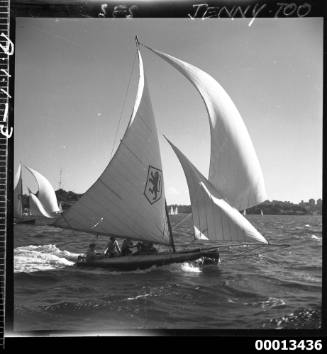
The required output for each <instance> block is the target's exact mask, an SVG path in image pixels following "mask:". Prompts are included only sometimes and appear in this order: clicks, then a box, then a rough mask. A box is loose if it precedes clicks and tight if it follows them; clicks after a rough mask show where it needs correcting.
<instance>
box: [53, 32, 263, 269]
mask: <svg viewBox="0 0 327 354" xmlns="http://www.w3.org/2000/svg"><path fill="white" fill-rule="evenodd" d="M136 44H137V56H138V64H139V77H138V88H137V94H136V99H135V103H134V108H133V111H132V115H131V118H130V120H129V123H128V126H127V129H126V131H125V133H124V135H123V138H122V139H121V142H120V144H119V146H118V148H117V150H116V152H115V154H114V156H113V157H112V159H111V160H110V161H109V163H108V165H107V166H106V168H105V170H104V171H103V173H102V174H101V175H100V176H99V178H98V179H97V180H96V181H95V183H94V184H93V185H92V186H91V187H90V188H89V189H88V190H87V191H86V192H85V194H84V195H83V196H82V197H81V198H80V199H79V200H78V201H77V202H76V203H75V204H74V205H72V206H71V207H70V208H69V209H68V210H67V211H65V212H63V213H62V215H61V216H60V217H59V218H58V219H57V220H56V221H55V223H54V226H56V227H61V228H67V229H71V230H76V231H82V232H88V233H90V234H94V235H103V236H109V237H110V236H113V237H117V238H120V239H122V238H123V239H129V240H136V241H146V242H151V243H154V244H159V245H165V246H168V247H169V249H168V251H165V252H159V253H157V254H153V255H129V256H123V257H113V258H105V257H99V258H96V259H93V260H87V259H86V258H83V257H81V258H80V259H79V261H78V262H77V265H78V266H91V267H92V266H99V267H107V268H109V269H114V270H117V269H118V270H132V269H139V268H148V267H151V266H154V265H155V266H159V265H164V264H170V263H177V262H185V261H193V260H198V259H200V258H202V257H209V258H213V259H216V260H217V259H218V257H219V253H218V247H223V246H224V245H230V244H233V243H235V242H236V243H237V244H241V243H247V244H253V243H255V244H258V243H259V244H266V243H267V241H266V239H265V238H264V237H263V236H262V235H261V234H260V233H259V232H258V231H257V230H256V229H255V228H254V227H253V226H252V225H251V224H250V223H249V221H248V220H246V219H245V218H244V217H243V216H242V215H241V214H240V213H239V210H240V209H244V208H248V207H249V206H250V205H254V204H256V203H258V202H260V201H261V199H262V198H264V197H265V193H264V187H263V178H262V173H261V169H260V166H259V163H258V161H257V158H256V154H255V151H254V148H253V146H252V142H251V140H250V137H249V136H248V134H247V130H246V128H245V125H244V123H243V121H242V119H241V118H240V116H239V115H237V114H238V112H237V110H236V107H235V106H234V104H233V102H232V101H231V99H230V98H229V96H228V95H227V93H226V92H225V91H224V89H223V88H222V87H221V86H220V85H219V84H218V83H217V82H216V81H215V80H214V79H213V78H212V77H211V76H209V75H208V74H206V73H204V72H203V71H202V70H200V69H198V68H196V67H194V66H191V65H190V64H187V63H186V62H182V61H180V60H179V59H176V58H174V57H172V56H169V55H168V54H164V53H163V52H159V51H156V50H154V49H151V48H150V47H147V48H148V49H150V50H151V51H152V52H153V53H155V54H157V55H159V56H160V57H162V58H163V59H165V60H166V61H167V62H168V63H170V64H172V65H173V66H174V67H175V68H177V69H178V70H179V71H180V72H182V73H183V74H184V75H185V76H186V77H187V78H188V79H189V80H190V81H191V82H192V83H193V84H194V85H195V86H196V88H197V89H198V91H199V92H200V94H201V96H202V97H203V99H204V101H205V104H206V107H207V111H208V113H209V118H210V120H209V121H210V127H211V160H210V173H209V178H208V179H207V178H206V177H204V176H203V175H202V174H201V173H200V172H199V171H198V170H197V169H196V167H195V166H194V165H193V164H192V163H191V162H190V160H189V159H188V158H187V157H186V156H185V155H184V154H183V153H182V152H181V151H180V150H179V149H178V148H177V147H176V146H175V145H173V144H172V143H171V142H170V141H169V140H168V139H167V140H168V142H169V143H170V145H171V147H172V148H173V151H174V152H175V153H176V155H177V157H178V159H179V161H180V163H181V165H182V167H183V170H184V173H185V176H186V179H187V183H188V188H189V193H190V199H191V206H192V217H193V225H194V240H202V241H203V240H204V241H205V244H201V245H200V246H198V247H197V248H193V249H188V248H186V247H184V248H181V249H178V250H176V248H175V244H174V235H173V232H172V228H171V225H170V220H169V215H168V208H167V204H166V199H165V188H164V180H163V173H162V164H161V155H160V149H159V138H158V132H157V127H156V122H155V119H154V114H153V109H152V103H151V98H150V91H149V88H148V85H147V80H146V75H145V71H144V65H143V60H142V56H141V51H140V45H141V44H140V43H139V41H138V39H137V38H136ZM143 46H144V45H143ZM144 47H145V46H144ZM208 78H209V79H208ZM208 101H210V102H209V103H208ZM211 101H212V102H211ZM238 125H240V126H238ZM225 135H226V136H225ZM238 139H240V141H238ZM226 154H227V155H228V156H225V155H226ZM218 165H221V166H222V168H221V169H219V170H220V171H222V174H223V175H222V176H221V175H219V174H218ZM228 174H231V175H232V177H231V178H229V177H228ZM175 237H176V236H175ZM210 241H213V243H211V242H210Z"/></svg>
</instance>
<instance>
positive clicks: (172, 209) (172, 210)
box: [169, 206, 174, 215]
mask: <svg viewBox="0 0 327 354" xmlns="http://www.w3.org/2000/svg"><path fill="white" fill-rule="evenodd" d="M169 215H174V208H173V207H172V206H171V207H170V211H169Z"/></svg>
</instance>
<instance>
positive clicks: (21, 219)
mask: <svg viewBox="0 0 327 354" xmlns="http://www.w3.org/2000/svg"><path fill="white" fill-rule="evenodd" d="M22 196H23V180H22V166H21V164H19V166H18V170H17V172H16V175H15V178H14V223H25V224H26V223H27V224H34V223H35V218H33V217H31V216H29V215H24V210H23V201H22Z"/></svg>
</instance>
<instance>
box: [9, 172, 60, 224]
mask: <svg viewBox="0 0 327 354" xmlns="http://www.w3.org/2000/svg"><path fill="white" fill-rule="evenodd" d="M25 167H26V166H25ZM26 169H27V170H28V171H30V172H31V174H32V175H33V176H34V178H35V180H36V182H37V184H38V191H37V192H36V193H35V194H34V193H32V192H31V190H30V189H29V188H28V192H29V206H30V210H29V214H28V215H25V214H24V213H23V206H22V195H23V180H22V169H21V165H19V167H18V171H17V173H16V176H15V182H14V186H15V187H14V217H15V222H16V223H35V217H46V218H49V219H50V218H54V217H56V216H57V215H58V213H60V209H59V207H58V202H57V197H56V193H55V191H54V189H53V187H52V186H51V184H50V182H49V181H48V180H47V179H46V178H45V177H44V176H43V175H42V174H40V173H39V172H37V171H36V170H34V169H32V168H30V167H26Z"/></svg>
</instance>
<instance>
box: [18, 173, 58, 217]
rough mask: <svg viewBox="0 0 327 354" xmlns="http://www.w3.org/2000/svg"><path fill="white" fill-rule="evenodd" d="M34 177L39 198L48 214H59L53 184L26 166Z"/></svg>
mask: <svg viewBox="0 0 327 354" xmlns="http://www.w3.org/2000/svg"><path fill="white" fill-rule="evenodd" d="M25 167H26V168H27V169H28V170H29V171H30V172H31V173H32V175H33V176H34V178H35V179H36V182H37V184H38V193H37V198H38V200H39V201H40V203H41V204H42V206H43V208H44V210H46V213H47V214H52V213H59V212H60V209H59V207H58V201H57V196H56V193H55V191H54V189H53V187H52V185H51V183H50V182H49V181H48V180H47V179H46V178H45V177H44V176H43V175H41V173H39V172H37V171H35V170H33V169H32V168H30V167H27V166H25Z"/></svg>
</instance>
